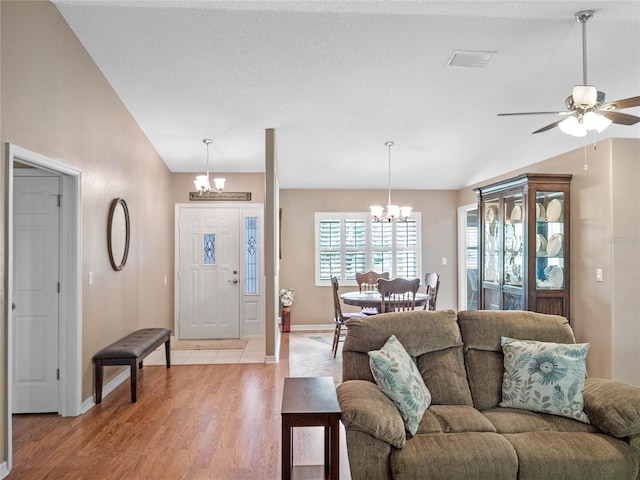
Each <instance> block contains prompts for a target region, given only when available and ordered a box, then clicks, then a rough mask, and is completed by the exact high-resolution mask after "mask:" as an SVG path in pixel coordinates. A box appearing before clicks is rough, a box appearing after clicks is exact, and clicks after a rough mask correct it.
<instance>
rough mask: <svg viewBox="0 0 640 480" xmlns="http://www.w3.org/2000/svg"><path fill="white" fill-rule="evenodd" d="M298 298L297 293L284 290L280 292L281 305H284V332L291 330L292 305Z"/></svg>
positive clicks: (282, 316)
mask: <svg viewBox="0 0 640 480" xmlns="http://www.w3.org/2000/svg"><path fill="white" fill-rule="evenodd" d="M295 298H296V292H295V291H293V290H291V289H289V288H283V289H282V290H280V303H281V304H282V315H281V327H282V331H283V332H289V331H290V330H291V305H293V300H294V299H295Z"/></svg>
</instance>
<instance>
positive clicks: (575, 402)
mask: <svg viewBox="0 0 640 480" xmlns="http://www.w3.org/2000/svg"><path fill="white" fill-rule="evenodd" d="M501 345H502V351H503V353H504V377H503V379H502V402H500V406H501V407H510V408H520V409H524V410H531V411H534V412H543V413H552V414H554V415H561V416H563V417H569V418H573V419H574V420H579V421H581V422H584V423H590V422H589V417H587V414H586V413H584V411H583V399H582V390H583V388H584V379H585V376H586V370H587V369H586V363H585V360H586V357H587V351H588V350H589V344H588V343H574V344H564V343H550V342H536V341H533V340H516V339H513V338H508V337H502V338H501Z"/></svg>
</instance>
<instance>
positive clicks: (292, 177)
mask: <svg viewBox="0 0 640 480" xmlns="http://www.w3.org/2000/svg"><path fill="white" fill-rule="evenodd" d="M54 4H55V5H56V6H57V8H58V9H59V10H60V12H61V13H62V15H63V16H64V18H65V19H66V21H67V22H68V24H69V25H70V26H71V28H72V29H73V31H74V32H75V34H76V35H77V36H78V38H79V39H80V41H81V42H82V43H83V45H84V46H85V48H86V49H87V51H88V52H89V54H90V55H91V57H92V58H93V59H94V61H95V62H96V64H97V65H98V67H99V68H100V69H101V70H102V72H103V73H104V75H105V77H106V78H107V80H108V81H109V82H110V83H111V85H112V86H113V88H114V90H115V91H116V92H117V94H118V95H119V96H120V98H121V99H122V101H123V102H124V104H125V105H126V107H127V108H128V109H129V111H130V112H131V114H132V115H133V116H134V118H135V119H136V121H137V122H138V124H139V125H140V127H141V128H142V130H143V131H144V132H145V134H146V135H147V136H148V138H149V140H150V141H151V143H152V144H153V145H154V147H155V148H156V150H157V151H158V153H159V154H160V156H161V157H162V158H163V160H164V161H165V163H166V164H167V166H168V167H169V168H170V169H171V170H172V171H174V172H197V171H201V170H203V169H204V167H205V146H204V144H203V143H202V139H204V138H211V139H213V144H212V149H211V155H212V163H213V169H212V170H213V171H214V172H216V173H217V172H260V171H264V143H265V142H264V137H265V134H264V131H265V129H267V128H274V129H276V139H277V149H278V162H279V172H278V173H279V179H280V186H281V187H282V188H327V187H332V188H349V189H358V188H386V186H387V150H386V147H385V146H384V143H385V142H386V141H387V140H393V141H395V142H396V146H395V147H394V149H393V152H392V178H391V183H392V188H394V189H457V188H460V187H463V186H466V185H469V184H472V183H475V182H478V181H483V180H485V179H487V178H489V177H492V176H495V175H498V174H501V173H504V172H506V171H509V170H512V169H514V168H517V167H520V166H524V165H528V164H531V163H535V162H538V161H541V160H544V159H546V158H549V157H551V156H554V155H558V154H561V153H564V152H567V151H570V150H573V149H576V148H579V147H581V146H583V145H584V144H585V139H580V138H574V137H570V136H567V135H565V134H563V133H561V132H560V131H559V130H558V129H557V128H556V129H553V130H550V131H548V132H545V133H541V134H537V135H532V134H531V132H533V131H534V130H537V129H538V128H540V127H542V126H544V125H546V124H548V123H551V122H553V121H555V120H556V117H555V116H554V115H534V116H521V117H497V116H496V114H497V113H500V112H514V111H517V112H519V111H536V110H544V111H548V110H562V109H564V98H565V97H566V96H567V95H569V94H570V93H571V89H572V87H573V85H574V84H580V83H582V50H581V48H582V39H581V26H580V24H579V23H577V22H576V21H575V19H574V13H575V12H577V11H579V10H584V9H587V8H589V9H593V10H596V14H595V17H594V19H592V20H591V21H590V22H589V23H588V24H587V34H588V46H587V53H588V74H589V78H588V80H589V83H590V84H593V85H596V86H597V87H598V89H599V90H602V91H604V92H606V94H607V99H608V100H617V99H621V98H626V97H631V96H636V95H640V1H627V2H619V1H585V2H575V1H535V2H525V1H516V2H500V1H484V2H478V1H449V2H444V1H384V0H378V1H267V2H264V1H235V2H229V1H180V2H177V1H95V0H94V1H69V0H54ZM455 50H473V51H490V52H495V54H494V55H493V57H492V59H491V61H490V62H489V64H488V65H487V66H486V67H485V68H465V67H450V66H448V65H447V62H448V60H449V58H450V57H451V55H452V53H453V52H454V51H455ZM624 112H626V113H630V114H635V115H640V108H633V109H626V110H624ZM608 137H634V138H640V124H636V125H635V126H618V125H612V126H610V127H609V128H608V129H607V130H605V132H603V134H601V135H599V136H598V137H597V139H598V140H600V139H603V138H608ZM588 139H589V141H592V140H593V137H591V136H589V137H588ZM639 161H640V159H639ZM227 188H228V189H230V190H232V189H233V186H232V185H228V186H227Z"/></svg>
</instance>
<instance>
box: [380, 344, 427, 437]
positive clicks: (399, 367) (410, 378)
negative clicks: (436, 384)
mask: <svg viewBox="0 0 640 480" xmlns="http://www.w3.org/2000/svg"><path fill="white" fill-rule="evenodd" d="M369 366H370V368H371V373H372V374H373V378H374V379H375V381H376V383H377V384H378V387H380V389H381V390H382V391H383V392H384V394H385V395H386V396H387V397H389V398H390V399H391V401H392V402H393V403H394V405H395V406H396V408H397V409H398V411H399V412H400V416H401V417H402V420H403V421H404V426H405V428H406V430H407V431H408V432H409V433H410V434H411V435H415V433H416V431H417V430H418V425H419V424H420V420H422V416H423V415H424V412H425V410H426V409H427V408H429V405H431V393H429V390H428V389H427V386H426V385H425V384H424V380H423V379H422V376H421V375H420V372H419V371H418V367H417V366H416V364H415V362H414V361H413V359H412V358H411V356H410V355H409V354H408V353H407V351H406V350H405V349H404V347H403V346H402V344H401V343H400V342H399V341H398V339H397V338H396V337H395V335H391V336H390V337H389V339H388V340H387V342H386V343H385V344H384V346H383V347H382V348H381V349H380V350H373V351H371V352H369Z"/></svg>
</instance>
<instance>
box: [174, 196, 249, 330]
mask: <svg viewBox="0 0 640 480" xmlns="http://www.w3.org/2000/svg"><path fill="white" fill-rule="evenodd" d="M178 212H179V213H178V222H177V223H178V242H179V246H178V248H177V250H178V255H179V262H178V284H179V286H178V288H179V294H178V303H179V306H178V309H177V310H178V316H179V318H178V322H177V324H178V329H179V332H178V337H179V338H181V339H205V338H239V336H240V282H239V273H240V245H239V236H240V235H239V217H240V211H239V209H238V208H234V207H229V208H220V207H211V208H180V209H179V210H178Z"/></svg>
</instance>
